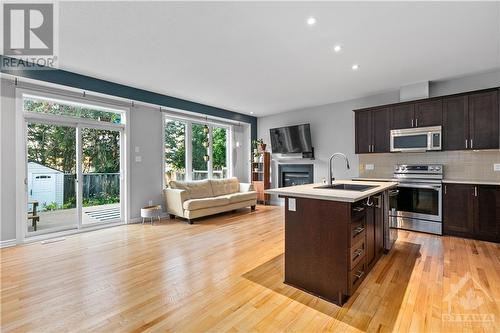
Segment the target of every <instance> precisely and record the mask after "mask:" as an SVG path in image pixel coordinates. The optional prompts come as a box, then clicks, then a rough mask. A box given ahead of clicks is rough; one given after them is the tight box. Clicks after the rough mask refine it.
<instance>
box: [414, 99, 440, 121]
mask: <svg viewBox="0 0 500 333" xmlns="http://www.w3.org/2000/svg"><path fill="white" fill-rule="evenodd" d="M414 123H415V127H427V126H441V125H442V124H443V101H442V100H441V99H437V100H431V101H425V102H418V103H416V104H415V121H414Z"/></svg>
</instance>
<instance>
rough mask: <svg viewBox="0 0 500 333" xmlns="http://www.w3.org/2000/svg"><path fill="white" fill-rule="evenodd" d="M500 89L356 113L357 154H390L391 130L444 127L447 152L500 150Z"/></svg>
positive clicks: (399, 104) (360, 110) (444, 148)
mask: <svg viewBox="0 0 500 333" xmlns="http://www.w3.org/2000/svg"><path fill="white" fill-rule="evenodd" d="M499 99H500V89H499V88H495V89H485V90H482V91H475V92H469V93H462V94H457V95H450V96H443V97H440V98H432V99H426V100H419V101H414V102H403V103H397V104H391V105H385V106H379V107H373V108H367V109H359V110H354V111H355V113H356V116H355V117H356V127H355V130H356V147H355V148H356V153H358V154H363V153H385V152H389V151H390V131H391V129H402V128H412V127H428V126H442V127H443V131H442V135H443V137H442V139H443V144H442V146H443V150H463V149H499V148H500V105H499V104H500V102H499Z"/></svg>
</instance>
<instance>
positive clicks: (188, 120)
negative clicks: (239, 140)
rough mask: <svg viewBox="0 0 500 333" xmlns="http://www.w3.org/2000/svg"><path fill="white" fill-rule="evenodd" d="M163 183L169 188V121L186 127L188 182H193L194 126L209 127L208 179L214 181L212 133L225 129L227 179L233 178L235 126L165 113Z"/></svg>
mask: <svg viewBox="0 0 500 333" xmlns="http://www.w3.org/2000/svg"><path fill="white" fill-rule="evenodd" d="M162 120H163V121H162V155H161V156H162V182H163V188H167V187H168V184H166V183H165V166H166V163H165V125H166V121H167V120H174V121H180V122H183V123H184V124H185V125H186V133H185V135H184V140H185V142H184V144H185V147H186V157H185V165H186V174H185V179H186V181H192V180H193V156H192V154H193V140H192V137H193V127H192V125H193V124H197V125H205V124H206V125H208V128H209V135H210V136H209V138H210V145H209V149H208V156H209V160H208V163H207V171H208V175H207V178H206V179H213V164H212V163H213V158H212V157H213V156H212V155H213V149H212V144H213V136H212V131H213V128H214V127H218V128H224V129H225V130H226V131H227V132H226V133H227V134H226V167H227V177H226V178H224V179H227V178H231V177H232V176H233V174H234V170H233V165H232V163H230V162H231V161H232V149H231V147H232V135H233V125H230V124H224V123H220V122H217V121H213V120H206V121H204V120H203V119H200V118H198V117H196V118H195V117H188V116H186V117H182V116H178V115H173V114H170V113H169V112H163V115H162Z"/></svg>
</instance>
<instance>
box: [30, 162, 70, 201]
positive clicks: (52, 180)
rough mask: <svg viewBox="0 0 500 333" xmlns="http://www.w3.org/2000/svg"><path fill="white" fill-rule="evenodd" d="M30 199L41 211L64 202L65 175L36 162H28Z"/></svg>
mask: <svg viewBox="0 0 500 333" xmlns="http://www.w3.org/2000/svg"><path fill="white" fill-rule="evenodd" d="M28 198H29V201H33V200H36V201H38V204H39V210H41V211H43V210H45V206H46V205H49V204H53V203H56V204H57V206H59V207H60V206H62V204H63V202H64V173H63V172H62V171H59V170H56V169H53V168H50V167H47V166H44V165H42V164H39V163H35V162H28Z"/></svg>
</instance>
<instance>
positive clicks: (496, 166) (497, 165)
mask: <svg viewBox="0 0 500 333" xmlns="http://www.w3.org/2000/svg"><path fill="white" fill-rule="evenodd" d="M493 171H500V163H495V164H493Z"/></svg>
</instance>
